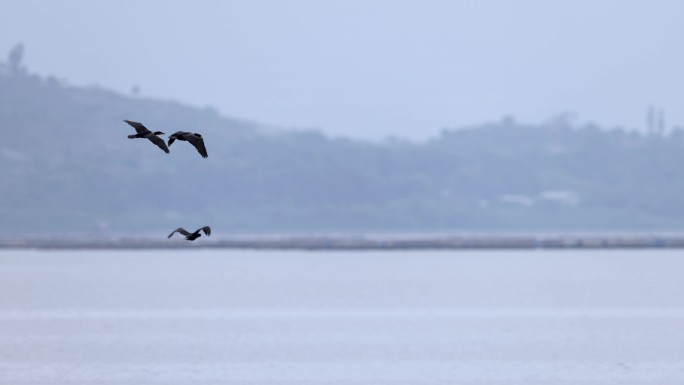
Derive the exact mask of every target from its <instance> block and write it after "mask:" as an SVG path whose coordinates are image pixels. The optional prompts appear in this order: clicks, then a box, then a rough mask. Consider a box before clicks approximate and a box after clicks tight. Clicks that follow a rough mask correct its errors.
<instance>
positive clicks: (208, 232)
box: [200, 226, 211, 236]
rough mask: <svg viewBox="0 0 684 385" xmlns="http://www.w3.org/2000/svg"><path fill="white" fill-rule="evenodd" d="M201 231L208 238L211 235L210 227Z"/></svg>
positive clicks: (205, 227)
mask: <svg viewBox="0 0 684 385" xmlns="http://www.w3.org/2000/svg"><path fill="white" fill-rule="evenodd" d="M200 230H202V231H204V234H205V235H207V236H209V235H211V227H209V226H204V227H202V228H201V229H200Z"/></svg>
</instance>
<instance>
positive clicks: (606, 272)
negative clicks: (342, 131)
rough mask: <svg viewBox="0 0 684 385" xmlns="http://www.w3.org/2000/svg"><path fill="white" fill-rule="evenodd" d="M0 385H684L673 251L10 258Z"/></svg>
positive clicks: (681, 271)
mask: <svg viewBox="0 0 684 385" xmlns="http://www.w3.org/2000/svg"><path fill="white" fill-rule="evenodd" d="M0 384H12V385H21V384H32V385H38V384H51V385H52V384H69V385H76V384H79V385H80V384H84V385H85V384H122V385H123V384H126V385H129V384H235V385H248V384H249V385H258V384H273V385H284V384H292V385H295V384H297V385H309V384H310V385H313V384H352V385H370V384H406V385H409V384H411V385H421V384H431V385H438V384H526V385H529V384H635V385H636V384H640V385H643V384H658V385H663V384H684V251H683V250H674V249H673V250H664V249H641V250H477V251H467V250H462V251H459V250H451V251H417V250H414V251H363V252H358V251H356V252H355V251H277V250H270V251H251V250H216V249H211V250H206V249H187V250H186V249H184V250H128V251H127V250H116V251H103V250H78V251H73V250H60V251H44V250H11V249H5V250H0Z"/></svg>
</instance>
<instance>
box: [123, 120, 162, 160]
mask: <svg viewBox="0 0 684 385" xmlns="http://www.w3.org/2000/svg"><path fill="white" fill-rule="evenodd" d="M124 122H126V123H128V124H130V125H131V126H133V128H135V131H136V132H137V133H136V134H135V135H128V138H129V139H135V138H147V139H149V140H150V141H151V142H152V143H154V144H156V145H157V147H159V148H161V149H162V150H163V151H164V152H165V153H167V154H168V153H169V148H168V147H166V143H164V139H162V138H160V137H158V136H157V135H164V133H163V132H161V131H155V132H152V131H150V130H148V129H147V127H145V126H143V125H142V124H141V123H138V122H134V121H131V120H125V119H124Z"/></svg>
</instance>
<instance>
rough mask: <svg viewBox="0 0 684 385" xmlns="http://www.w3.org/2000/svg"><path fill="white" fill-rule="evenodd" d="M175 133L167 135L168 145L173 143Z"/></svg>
mask: <svg viewBox="0 0 684 385" xmlns="http://www.w3.org/2000/svg"><path fill="white" fill-rule="evenodd" d="M177 134H178V133H177V132H176V133H175V134H171V136H169V142H168V143H167V144H168V145H169V146H170V145H171V143H173V141H174V140H176V135H177Z"/></svg>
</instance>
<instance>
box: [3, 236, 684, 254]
mask: <svg viewBox="0 0 684 385" xmlns="http://www.w3.org/2000/svg"><path fill="white" fill-rule="evenodd" d="M189 248H204V249H255V250H460V249H634V248H639V249H645V248H684V234H677V235H646V234H644V235H639V234H624V235H621V234H616V235H615V234H613V235H563V234H560V235H454V236H449V235H440V236H430V235H424V236H421V235H415V236H401V235H394V236H382V235H373V236H370V235H369V236H343V235H335V236H245V237H234V238H219V239H209V238H206V239H205V238H203V239H199V240H197V241H194V242H187V241H183V240H181V239H180V238H178V239H175V240H167V239H153V238H125V237H121V238H110V239H95V238H93V239H86V238H67V239H55V238H33V239H29V238H5V239H0V249H44V250H51V249H113V250H117V249H122V250H123V249H189Z"/></svg>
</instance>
